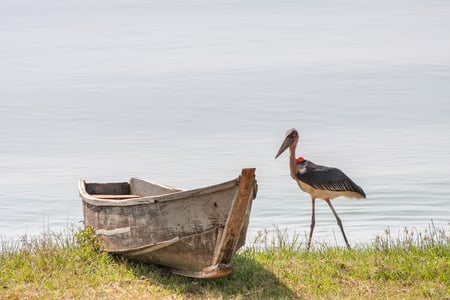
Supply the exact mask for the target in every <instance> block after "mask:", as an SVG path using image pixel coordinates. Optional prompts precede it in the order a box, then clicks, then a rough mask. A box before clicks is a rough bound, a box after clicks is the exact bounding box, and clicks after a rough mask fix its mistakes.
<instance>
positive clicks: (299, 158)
mask: <svg viewBox="0 0 450 300" xmlns="http://www.w3.org/2000/svg"><path fill="white" fill-rule="evenodd" d="M304 160H305V159H304V158H303V157H301V156H299V157H298V158H297V162H302V161H304Z"/></svg>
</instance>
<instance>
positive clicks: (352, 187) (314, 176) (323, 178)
mask: <svg viewBox="0 0 450 300" xmlns="http://www.w3.org/2000/svg"><path fill="white" fill-rule="evenodd" d="M297 178H298V179H299V180H300V181H302V182H304V183H306V184H308V185H310V186H312V187H313V188H315V189H319V190H327V191H336V192H341V191H348V192H355V193H358V194H361V195H363V196H364V197H366V194H365V193H364V191H363V189H362V188H361V187H360V186H358V185H357V184H356V183H354V182H353V180H351V179H350V178H349V177H348V176H347V175H345V173H344V172H342V171H341V170H339V169H337V168H331V167H325V166H320V165H316V164H314V163H312V162H310V161H305V163H303V164H302V165H301V166H299V168H298V171H297Z"/></svg>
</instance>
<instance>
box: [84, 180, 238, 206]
mask: <svg viewBox="0 0 450 300" xmlns="http://www.w3.org/2000/svg"><path fill="white" fill-rule="evenodd" d="M130 179H131V178H130ZM148 182H149V183H152V184H157V183H154V182H150V181H148ZM86 184H87V182H86V181H85V180H84V179H80V180H79V184H78V191H79V193H80V195H81V198H82V200H83V202H85V203H88V204H90V205H93V206H133V205H146V204H155V203H161V202H168V201H175V200H180V199H185V198H189V197H192V196H201V195H207V194H211V193H215V192H218V191H222V190H225V189H229V188H232V187H238V186H239V177H237V178H235V179H232V180H229V181H225V182H222V183H218V184H214V185H210V186H206V187H202V188H196V189H191V190H181V191H176V192H172V193H167V194H162V195H155V196H147V197H140V198H130V199H124V200H111V199H100V198H97V197H95V195H91V194H89V193H88V192H87V191H86Z"/></svg>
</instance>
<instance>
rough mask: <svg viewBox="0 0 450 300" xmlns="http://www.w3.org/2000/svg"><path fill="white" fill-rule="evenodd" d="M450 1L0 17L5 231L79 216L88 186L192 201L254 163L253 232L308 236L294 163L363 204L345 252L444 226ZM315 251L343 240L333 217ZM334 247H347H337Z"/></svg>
mask: <svg viewBox="0 0 450 300" xmlns="http://www.w3.org/2000/svg"><path fill="white" fill-rule="evenodd" d="M448 16H450V3H448V2H445V1H427V2H424V1H356V0H348V1H309V2H306V1H245V0H244V1H210V0H208V1H204V0H197V1H195V0H194V1H181V0H169V1H143V0H142V1H141V0H134V1H133V0H131V1H130V0H127V1H121V0H116V1H103V0H94V1H82V0H76V1H75V0H65V1H58V0H43V1H32V0H28V1H27V0H23V1H22V0H19V1H17V0H4V1H2V3H1V4H0V45H1V47H0V113H1V117H0V141H1V146H0V203H1V205H0V228H1V229H0V235H1V236H2V238H8V239H9V238H18V237H20V236H21V235H23V234H28V235H35V234H39V233H40V232H42V231H44V230H48V229H50V230H55V231H59V230H63V229H65V228H67V227H68V226H71V224H78V222H79V221H80V220H82V218H83V217H82V210H81V201H80V199H79V197H78V192H77V181H78V179H79V178H86V179H87V180H88V181H116V180H117V181H123V180H127V179H128V178H129V177H131V176H137V177H141V178H145V179H149V180H153V181H157V182H161V183H165V184H169V185H174V186H179V187H182V188H197V187H202V186H205V185H209V184H215V183H218V182H221V181H225V180H228V179H231V178H234V177H235V176H237V175H238V174H239V173H240V169H241V168H243V167H256V168H257V170H256V172H257V179H258V183H259V194H258V197H257V198H256V200H255V202H254V206H253V210H252V215H251V222H250V228H249V235H250V236H251V237H254V236H256V235H257V234H258V231H261V230H264V229H268V230H273V229H274V227H275V226H277V227H278V228H279V229H281V230H286V231H287V232H288V233H289V234H293V233H298V234H301V235H302V236H303V234H305V233H307V232H308V230H309V223H310V215H311V201H310V198H309V195H307V194H305V193H303V192H301V191H300V189H299V188H298V187H297V185H296V183H295V182H294V181H293V180H292V179H290V176H289V170H288V159H287V155H286V154H284V155H283V156H281V157H280V158H279V159H277V160H274V156H275V154H276V152H277V150H278V148H279V146H280V143H281V142H282V140H283V138H284V134H285V131H286V130H287V129H289V128H291V127H296V128H297V129H298V130H299V132H300V144H299V148H298V153H297V155H302V156H304V157H305V158H306V159H309V160H311V161H313V162H315V163H318V164H323V165H328V166H335V167H338V168H340V169H342V170H343V171H345V173H346V174H347V175H349V176H350V177H351V178H352V179H353V180H354V181H355V182H357V183H358V184H359V185H361V186H362V187H363V188H364V190H365V192H366V194H367V196H368V197H367V199H366V200H349V199H344V198H342V199H336V200H334V202H333V203H334V206H335V208H336V210H337V212H338V213H339V215H340V216H341V218H342V220H343V223H344V227H345V229H346V233H347V236H348V238H349V240H350V243H351V244H355V243H360V242H363V243H364V242H368V241H371V240H373V239H374V237H375V236H376V235H378V234H382V233H383V232H384V230H385V229H386V228H388V227H389V228H390V229H391V231H392V232H393V233H394V236H395V235H396V233H397V232H400V231H401V230H402V229H403V228H404V227H409V228H416V229H417V230H420V231H422V230H425V229H428V227H429V225H430V223H431V222H432V221H433V222H434V224H435V225H436V226H441V227H444V228H447V229H448V225H449V222H450V200H449V194H450V163H449V161H450V38H449V37H450V18H449V17H448ZM316 207H317V217H316V231H315V236H314V237H315V239H316V240H318V241H322V240H328V241H331V243H336V244H342V237H341V235H340V232H339V229H338V227H337V225H336V222H335V219H334V217H333V215H332V214H331V211H330V210H329V208H328V206H327V205H326V204H325V203H324V202H323V201H319V202H318V204H317V205H316ZM335 236H336V237H335Z"/></svg>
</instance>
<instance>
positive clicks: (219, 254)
mask: <svg viewBox="0 0 450 300" xmlns="http://www.w3.org/2000/svg"><path fill="white" fill-rule="evenodd" d="M254 171H255V170H254V169H244V170H243V171H242V174H241V176H239V177H238V178H236V179H233V180H231V181H227V182H224V183H221V184H218V185H213V186H209V187H205V188H201V189H196V190H189V191H183V190H181V189H177V188H172V187H167V186H162V185H158V184H155V183H152V182H148V181H144V180H140V179H136V178H132V179H131V180H130V182H129V184H128V185H127V184H126V183H116V184H114V183H113V184H111V183H109V184H103V185H102V184H98V183H94V184H89V183H86V182H85V181H84V180H80V184H79V189H80V195H81V198H82V200H83V213H84V222H85V225H90V226H92V227H93V228H94V229H95V231H96V235H97V237H98V238H99V240H100V241H101V245H102V249H103V250H104V251H106V252H109V253H115V254H118V255H122V256H124V257H128V258H131V259H135V260H139V261H142V262H145V263H153V264H158V265H162V266H165V267H168V268H170V269H171V270H172V271H173V272H174V273H176V274H180V275H184V276H190V277H201V278H210V277H220V276H224V275H227V274H229V273H230V272H231V267H230V265H229V264H230V261H231V257H232V256H233V254H234V253H235V252H236V250H237V249H239V248H240V247H241V246H243V245H244V243H245V236H246V233H247V227H248V222H249V217H250V211H251V205H252V200H253V199H254V198H255V196H256V191H257V184H256V180H255V176H254ZM119 184H122V186H119ZM112 187H113V188H112ZM122 187H123V188H122ZM104 193H107V194H108V195H106V196H105V195H104ZM124 193H126V194H125V195H122V194H124ZM120 195H122V196H123V197H124V199H122V200H115V199H117V198H120V197H121V196H120ZM127 195H129V196H130V198H126V197H128V196H127ZM109 198H111V199H109Z"/></svg>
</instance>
